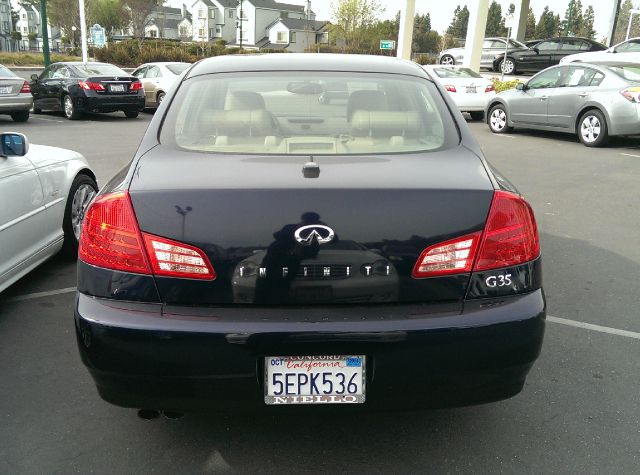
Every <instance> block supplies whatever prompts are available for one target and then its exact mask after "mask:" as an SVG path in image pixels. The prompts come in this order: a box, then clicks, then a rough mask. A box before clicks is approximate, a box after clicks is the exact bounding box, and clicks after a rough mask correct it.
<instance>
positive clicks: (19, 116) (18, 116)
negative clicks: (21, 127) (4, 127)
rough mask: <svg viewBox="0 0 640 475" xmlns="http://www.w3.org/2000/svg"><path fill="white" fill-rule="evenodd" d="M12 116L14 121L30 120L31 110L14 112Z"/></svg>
mask: <svg viewBox="0 0 640 475" xmlns="http://www.w3.org/2000/svg"><path fill="white" fill-rule="evenodd" d="M11 118H12V119H13V121H14V122H26V121H28V120H29V111H20V112H14V113H13V114H11Z"/></svg>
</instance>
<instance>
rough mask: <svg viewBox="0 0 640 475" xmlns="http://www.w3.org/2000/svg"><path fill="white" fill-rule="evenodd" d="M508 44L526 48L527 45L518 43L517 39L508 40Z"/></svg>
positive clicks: (513, 46)
mask: <svg viewBox="0 0 640 475" xmlns="http://www.w3.org/2000/svg"><path fill="white" fill-rule="evenodd" d="M509 46H510V47H512V48H526V47H527V45H525V44H523V43H520V42H519V41H517V40H509Z"/></svg>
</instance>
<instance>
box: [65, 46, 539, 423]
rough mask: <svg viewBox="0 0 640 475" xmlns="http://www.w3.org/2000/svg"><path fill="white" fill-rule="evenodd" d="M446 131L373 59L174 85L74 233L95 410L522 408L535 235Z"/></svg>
mask: <svg viewBox="0 0 640 475" xmlns="http://www.w3.org/2000/svg"><path fill="white" fill-rule="evenodd" d="M372 71H375V73H372ZM338 83H340V84H342V83H346V84H347V85H348V92H349V94H348V97H346V100H344V101H342V100H341V101H338V100H336V101H329V102H328V103H327V101H326V100H324V99H323V98H324V97H325V95H324V94H325V92H326V85H328V84H329V85H331V84H338ZM456 110H457V109H456V106H455V104H454V103H453V102H452V101H451V99H449V97H448V96H447V92H446V91H445V90H444V89H443V88H442V87H441V86H439V85H437V84H436V83H435V82H434V81H433V80H431V79H430V78H429V76H428V74H427V73H426V72H425V71H424V70H423V69H422V68H421V67H420V66H418V65H416V64H413V63H409V62H404V61H399V60H396V59H392V58H386V57H373V56H372V57H368V56H359V55H304V54H300V55H296V54H282V55H277V54H271V55H265V56H258V55H256V56H246V55H243V56H242V57H239V56H221V57H217V58H210V59H205V60H203V61H200V62H198V63H196V64H195V65H193V66H192V67H190V69H188V70H187V71H186V73H185V74H184V76H183V77H182V78H181V80H180V82H179V83H177V84H176V85H175V87H174V88H172V89H171V91H170V92H169V93H168V94H167V97H166V99H165V100H164V101H163V102H162V104H161V105H160V107H159V109H158V111H157V113H156V114H155V115H154V117H153V119H152V121H151V123H150V125H149V128H148V130H147V132H146V134H145V136H144V138H143V140H142V142H141V144H140V146H139V149H138V151H137V153H136V154H135V157H134V158H133V160H132V162H131V164H130V166H129V167H128V168H126V169H124V170H123V171H121V172H120V173H119V174H117V175H116V176H115V177H113V178H112V180H111V181H110V182H109V183H108V184H107V185H106V186H105V187H104V188H103V189H102V191H101V192H100V193H99V195H98V196H97V198H96V199H95V201H94V202H93V204H92V205H91V206H90V208H89V209H88V211H87V212H86V214H85V220H84V224H83V227H82V235H81V239H80V248H79V263H78V294H77V298H76V306H75V328H76V333H77V341H78V346H79V349H80V354H81V356H82V360H83V362H84V363H85V365H86V366H87V367H88V368H89V371H90V373H91V375H92V377H93V378H94V380H95V383H96V385H97V389H98V392H99V393H100V395H101V396H102V398H104V399H105V400H106V401H109V402H111V403H113V404H117V405H120V406H125V407H133V408H139V409H148V410H152V411H153V412H146V414H147V415H148V414H152V413H155V414H157V413H158V412H159V411H171V412H176V411H177V412H183V411H187V410H190V409H198V408H229V407H237V406H241V407H246V406H249V407H257V408H262V409H263V410H274V411H277V410H278V407H280V406H289V405H294V406H295V405H307V404H317V405H324V406H328V405H339V404H350V405H351V407H353V408H355V407H357V406H358V405H360V407H362V406H364V407H365V408H366V407H370V408H383V409H393V408H397V407H427V406H456V405H464V404H473V403H481V402H489V401H495V400H499V399H503V398H508V397H511V396H513V395H515V394H517V393H518V392H520V390H521V389H522V387H523V384H524V381H525V377H526V375H527V373H528V372H529V370H530V368H531V366H532V365H533V363H534V361H535V360H536V358H537V357H538V355H539V352H540V348H541V344H542V339H543V333H544V327H545V298H544V293H543V291H542V287H541V261H540V245H539V239H538V232H537V228H536V221H535V218H534V215H533V212H532V210H531V207H530V206H529V204H528V203H527V202H526V201H525V199H524V198H523V197H522V196H521V195H520V194H519V193H518V192H517V191H516V190H515V189H514V188H513V186H512V185H511V184H510V183H509V182H508V181H507V180H506V179H505V178H504V177H502V176H500V175H498V174H497V173H496V172H495V171H493V170H492V168H491V166H490V165H489V164H488V163H487V161H486V160H485V158H484V157H483V154H482V151H481V149H480V147H479V145H478V144H477V142H476V141H475V139H474V138H473V136H472V134H471V132H470V131H469V128H468V127H467V125H466V123H465V121H464V119H463V117H462V116H461V115H460V114H459V113H457V112H456V113H454V112H453V111H456Z"/></svg>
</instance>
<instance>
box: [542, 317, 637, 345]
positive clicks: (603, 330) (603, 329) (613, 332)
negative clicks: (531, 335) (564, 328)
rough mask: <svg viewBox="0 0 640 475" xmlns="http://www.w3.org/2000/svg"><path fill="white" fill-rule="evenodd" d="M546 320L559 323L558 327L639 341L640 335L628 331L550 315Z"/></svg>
mask: <svg viewBox="0 0 640 475" xmlns="http://www.w3.org/2000/svg"><path fill="white" fill-rule="evenodd" d="M547 320H548V321H550V322H553V323H559V324H560V325H568V326H570V327H576V328H582V329H585V330H592V331H594V332H600V333H609V334H611V335H618V336H624V337H627V338H635V339H636V340H640V333H637V332H632V331H629V330H618V329H617V328H611V327H603V326H601V325H594V324H593V323H585V322H578V321H576V320H567V319H566V318H560V317H553V316H551V315H547Z"/></svg>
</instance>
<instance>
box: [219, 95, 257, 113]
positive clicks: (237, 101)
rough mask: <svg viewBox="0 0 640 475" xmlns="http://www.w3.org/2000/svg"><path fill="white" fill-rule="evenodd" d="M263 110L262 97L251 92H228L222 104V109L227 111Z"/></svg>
mask: <svg viewBox="0 0 640 475" xmlns="http://www.w3.org/2000/svg"><path fill="white" fill-rule="evenodd" d="M265 108H266V107H265V104H264V97H262V96H261V95H260V94H258V93H257V92H251V91H236V92H229V93H228V94H227V97H226V99H225V102H224V109H225V110H228V111H231V110H255V109H265Z"/></svg>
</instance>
